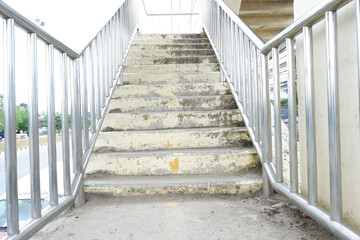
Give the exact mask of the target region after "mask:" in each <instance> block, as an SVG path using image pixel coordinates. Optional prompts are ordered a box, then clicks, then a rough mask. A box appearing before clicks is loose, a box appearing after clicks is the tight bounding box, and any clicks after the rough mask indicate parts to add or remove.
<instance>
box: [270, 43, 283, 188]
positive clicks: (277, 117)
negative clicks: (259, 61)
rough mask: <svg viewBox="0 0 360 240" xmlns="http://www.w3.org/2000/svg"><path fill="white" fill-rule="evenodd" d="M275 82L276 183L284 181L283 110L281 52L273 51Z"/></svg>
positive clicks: (275, 49) (274, 49)
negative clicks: (281, 99) (281, 101)
mask: <svg viewBox="0 0 360 240" xmlns="http://www.w3.org/2000/svg"><path fill="white" fill-rule="evenodd" d="M272 60H273V66H272V67H273V80H274V121H275V122H274V123H275V159H276V181H277V182H282V181H283V166H282V142H281V139H282V138H281V108H280V74H279V51H278V49H277V48H273V49H272Z"/></svg>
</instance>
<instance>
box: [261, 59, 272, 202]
mask: <svg viewBox="0 0 360 240" xmlns="http://www.w3.org/2000/svg"><path fill="white" fill-rule="evenodd" d="M261 80H262V95H263V99H262V116H263V117H262V120H263V123H262V125H263V133H264V139H263V149H262V157H263V161H264V163H269V162H271V158H272V156H271V155H272V146H271V145H272V144H271V118H270V116H271V113H270V88H269V69H268V56H267V55H264V54H261ZM263 180H264V185H263V193H264V195H265V196H269V195H271V192H272V190H271V185H270V183H269V178H268V176H267V173H266V172H265V171H264V170H263Z"/></svg>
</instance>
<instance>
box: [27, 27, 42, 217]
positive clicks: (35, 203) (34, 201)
mask: <svg viewBox="0 0 360 240" xmlns="http://www.w3.org/2000/svg"><path fill="white" fill-rule="evenodd" d="M37 70H38V69H37V35H36V33H28V78H29V157H30V186H31V217H32V218H34V219H36V218H40V217H41V195H40V159H39V117H38V114H39V111H38V72H37Z"/></svg>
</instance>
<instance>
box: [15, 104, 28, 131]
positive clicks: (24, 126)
mask: <svg viewBox="0 0 360 240" xmlns="http://www.w3.org/2000/svg"><path fill="white" fill-rule="evenodd" d="M16 130H18V131H20V130H23V131H25V132H29V110H28V105H27V104H26V103H20V105H18V106H16Z"/></svg>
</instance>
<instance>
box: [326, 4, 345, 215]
mask: <svg viewBox="0 0 360 240" xmlns="http://www.w3.org/2000/svg"><path fill="white" fill-rule="evenodd" d="M325 18H326V49H327V51H326V53H327V54H326V56H327V58H326V59H327V64H326V66H327V80H328V111H329V158H330V217H331V220H333V221H339V220H341V218H342V198H341V158H340V149H341V148H340V130H339V124H340V121H339V87H338V85H339V80H338V61H337V58H338V54H337V26H336V24H337V19H336V12H334V11H329V12H326V13H325Z"/></svg>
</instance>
